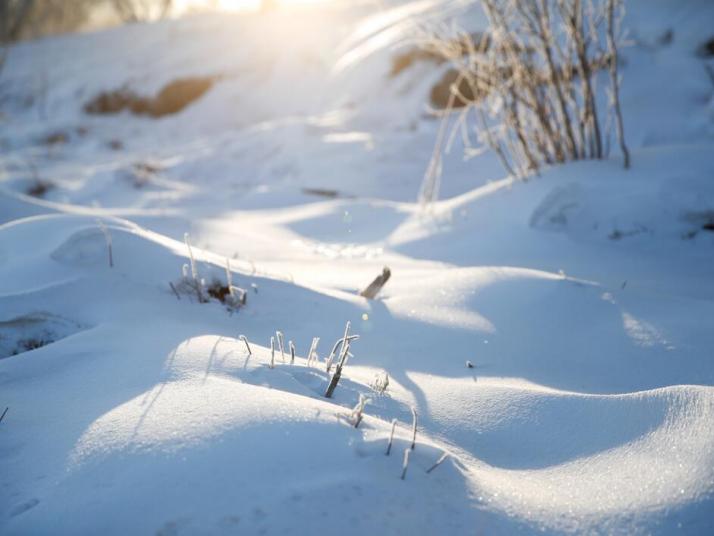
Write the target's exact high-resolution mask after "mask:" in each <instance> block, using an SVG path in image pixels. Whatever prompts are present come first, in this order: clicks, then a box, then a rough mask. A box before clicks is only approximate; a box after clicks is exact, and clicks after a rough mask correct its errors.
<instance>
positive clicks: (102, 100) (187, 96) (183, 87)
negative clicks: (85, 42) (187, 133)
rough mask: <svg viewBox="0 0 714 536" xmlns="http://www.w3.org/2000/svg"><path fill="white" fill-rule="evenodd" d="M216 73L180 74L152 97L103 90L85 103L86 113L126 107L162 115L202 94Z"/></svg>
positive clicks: (152, 114) (179, 107)
mask: <svg viewBox="0 0 714 536" xmlns="http://www.w3.org/2000/svg"><path fill="white" fill-rule="evenodd" d="M216 80H217V77H214V76H208V77H191V78H179V79H177V80H174V81H172V82H170V83H168V84H166V85H165V86H164V87H163V88H162V89H161V91H159V92H158V93H157V94H156V95H155V96H153V97H146V96H142V95H139V94H137V93H135V92H134V91H132V90H131V89H129V88H128V87H122V88H119V89H116V90H114V91H104V92H102V93H100V94H99V95H97V96H96V97H94V98H93V99H92V100H90V101H89V102H87V103H86V104H85V105H84V111H85V112H87V113H89V114H116V113H119V112H123V111H124V110H128V111H130V112H131V113H133V114H136V115H148V116H151V117H163V116H165V115H171V114H175V113H178V112H180V111H181V110H183V109H184V108H186V107H187V106H188V105H189V104H191V103H192V102H194V101H196V100H197V99H199V98H201V97H202V96H203V95H204V94H205V93H206V92H207V91H208V90H209V89H211V87H213V84H214V83H215V82H216Z"/></svg>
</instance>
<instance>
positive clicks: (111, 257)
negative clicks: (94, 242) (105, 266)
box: [97, 220, 114, 268]
mask: <svg viewBox="0 0 714 536" xmlns="http://www.w3.org/2000/svg"><path fill="white" fill-rule="evenodd" d="M97 223H98V224H99V228H100V229H101V230H102V234H103V235H104V241H105V242H106V243H107V251H108V253H109V268H114V254H113V253H112V235H111V234H109V229H107V226H106V225H104V222H103V221H102V220H97Z"/></svg>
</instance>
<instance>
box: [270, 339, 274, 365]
mask: <svg viewBox="0 0 714 536" xmlns="http://www.w3.org/2000/svg"><path fill="white" fill-rule="evenodd" d="M270 368H275V337H270Z"/></svg>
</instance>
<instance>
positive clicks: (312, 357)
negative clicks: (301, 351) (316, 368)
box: [307, 337, 320, 367]
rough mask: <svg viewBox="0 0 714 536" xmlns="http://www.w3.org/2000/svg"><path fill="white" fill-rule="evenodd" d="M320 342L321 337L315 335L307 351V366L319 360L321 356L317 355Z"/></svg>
mask: <svg viewBox="0 0 714 536" xmlns="http://www.w3.org/2000/svg"><path fill="white" fill-rule="evenodd" d="M319 343H320V337H313V338H312V343H311V344H310V350H309V351H308V353H307V366H308V367H309V366H311V365H312V362H313V361H314V362H315V363H317V362H318V360H319V356H318V355H317V345H318V344H319Z"/></svg>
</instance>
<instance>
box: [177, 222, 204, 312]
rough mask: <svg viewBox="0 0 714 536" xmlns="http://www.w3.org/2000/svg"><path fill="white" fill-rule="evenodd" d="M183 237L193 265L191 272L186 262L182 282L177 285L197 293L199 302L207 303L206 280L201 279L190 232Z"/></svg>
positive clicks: (180, 288)
mask: <svg viewBox="0 0 714 536" xmlns="http://www.w3.org/2000/svg"><path fill="white" fill-rule="evenodd" d="M183 238H184V241H185V242H186V248H187V249H188V256H189V259H190V261H191V265H190V273H189V266H188V265H186V264H184V265H183V271H182V278H181V282H180V283H179V284H178V286H177V289H178V290H179V291H183V292H186V293H188V294H195V295H196V299H197V300H198V303H206V302H207V301H208V298H206V292H205V281H204V280H203V279H200V278H199V276H198V269H197V268H196V259H195V258H194V256H193V249H192V248H191V237H190V236H189V234H188V233H184V235H183Z"/></svg>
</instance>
